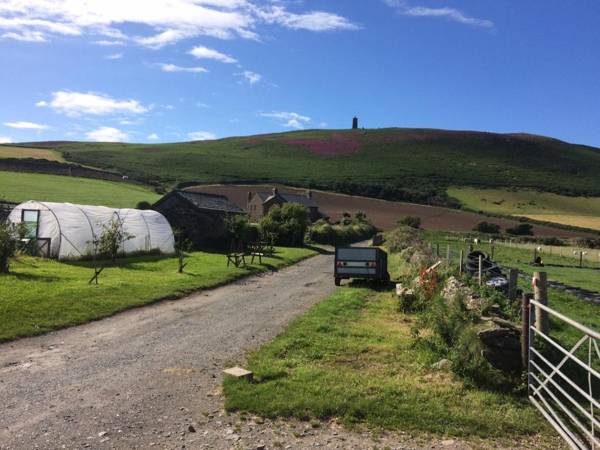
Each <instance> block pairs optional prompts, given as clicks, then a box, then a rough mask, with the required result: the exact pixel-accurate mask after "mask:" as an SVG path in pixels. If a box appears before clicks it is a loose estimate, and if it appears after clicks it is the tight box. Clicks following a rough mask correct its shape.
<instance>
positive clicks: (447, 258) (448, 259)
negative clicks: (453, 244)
mask: <svg viewBox="0 0 600 450" xmlns="http://www.w3.org/2000/svg"><path fill="white" fill-rule="evenodd" d="M446 261H448V262H450V244H448V245H447V246H446Z"/></svg>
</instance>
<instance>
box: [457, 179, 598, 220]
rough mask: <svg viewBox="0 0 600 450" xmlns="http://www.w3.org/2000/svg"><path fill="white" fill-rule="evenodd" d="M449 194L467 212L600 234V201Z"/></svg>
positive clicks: (521, 193) (525, 193)
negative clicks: (574, 228)
mask: <svg viewBox="0 0 600 450" xmlns="http://www.w3.org/2000/svg"><path fill="white" fill-rule="evenodd" d="M448 194H449V195H450V196H452V197H453V198H456V199H458V200H459V201H460V202H461V204H463V205H464V206H465V207H466V208H468V209H471V210H474V211H485V212H489V213H493V214H501V215H505V216H518V217H529V218H531V219H535V220H539V221H543V222H555V223H560V224H563V225H572V226H576V227H581V228H590V229H594V230H600V198H598V197H575V198H574V197H566V196H564V195H558V194H552V193H548V192H537V191H531V190H526V189H525V190H508V189H477V188H470V187H460V188H455V187H453V188H450V189H448Z"/></svg>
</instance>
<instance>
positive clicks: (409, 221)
mask: <svg viewBox="0 0 600 450" xmlns="http://www.w3.org/2000/svg"><path fill="white" fill-rule="evenodd" d="M398 225H406V226H407V227H411V228H421V218H420V217H416V216H406V217H405V218H403V219H400V220H399V221H398Z"/></svg>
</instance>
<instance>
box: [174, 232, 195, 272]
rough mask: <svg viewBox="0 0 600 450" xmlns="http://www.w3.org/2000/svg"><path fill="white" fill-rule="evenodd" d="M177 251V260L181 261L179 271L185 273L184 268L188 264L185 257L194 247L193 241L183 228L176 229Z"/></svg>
mask: <svg viewBox="0 0 600 450" xmlns="http://www.w3.org/2000/svg"><path fill="white" fill-rule="evenodd" d="M173 234H174V235H175V253H176V254H177V261H178V263H179V265H178V269H177V272H178V273H183V269H185V266H187V263H186V262H185V257H186V256H188V255H187V252H189V251H190V250H191V248H192V243H191V241H190V240H189V239H187V238H186V237H185V236H184V234H183V232H182V231H181V230H175V231H174V233H173Z"/></svg>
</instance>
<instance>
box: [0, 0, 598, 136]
mask: <svg viewBox="0 0 600 450" xmlns="http://www.w3.org/2000/svg"><path fill="white" fill-rule="evenodd" d="M84 5H85V6H84ZM599 23H600V2H598V1H597V0H578V1H569V0H543V1H542V0H528V1H511V0H471V1H467V0H362V1H351V0H329V1H319V0H304V1H302V0H290V1H275V0H151V1H150V0H88V1H87V2H86V3H85V4H84V2H81V1H79V0H0V56H1V59H0V60H1V61H2V69H1V70H0V99H1V103H0V104H1V107H0V141H3V142H19V141H32V140H57V139H60V140H63V139H67V140H110V141H130V142H173V141H185V140H191V139H210V138H214V137H217V138H221V137H227V136H235V135H248V134H255V133H265V132H278V131H285V130H291V129H308V128H347V127H349V126H350V124H351V118H352V116H353V115H357V116H358V117H359V118H360V121H361V126H365V127H369V128H378V127H388V126H400V127H428V128H449V129H472V130H487V131H498V132H521V131H524V132H530V133H536V134H543V135H548V136H553V137H557V138H560V139H564V140H567V141H570V142H576V143H582V144H588V145H594V146H599V147H600V26H599V25H598V24H599Z"/></svg>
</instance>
